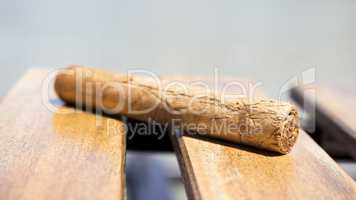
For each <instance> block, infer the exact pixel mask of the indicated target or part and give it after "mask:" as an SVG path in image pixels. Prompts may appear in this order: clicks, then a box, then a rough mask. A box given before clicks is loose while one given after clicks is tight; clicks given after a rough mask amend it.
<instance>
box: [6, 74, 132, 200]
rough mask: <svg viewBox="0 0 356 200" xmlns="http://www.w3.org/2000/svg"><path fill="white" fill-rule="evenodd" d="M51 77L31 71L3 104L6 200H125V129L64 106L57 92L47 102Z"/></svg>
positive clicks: (107, 120) (98, 117)
mask: <svg viewBox="0 0 356 200" xmlns="http://www.w3.org/2000/svg"><path fill="white" fill-rule="evenodd" d="M47 75H48V74H47V72H46V71H43V70H31V71H29V72H28V73H27V74H26V75H25V77H24V78H23V79H22V80H21V81H19V82H18V83H17V85H16V86H15V87H14V88H13V89H12V90H11V91H10V93H9V94H8V96H7V97H6V98H4V99H3V100H2V102H1V105H0V112H1V113H2V114H1V115H0V198H1V199H106V200H107V199H123V198H124V196H125V195H124V194H125V191H124V190H125V176H124V168H125V166H124V164H125V144H126V143H125V131H124V124H123V123H122V122H121V121H119V120H116V119H111V118H107V117H102V116H98V115H94V114H91V113H86V112H82V111H78V110H74V109H72V108H69V107H65V106H62V105H61V104H62V103H61V101H60V100H59V99H56V97H55V96H54V95H53V93H52V92H53V91H52V86H50V93H51V94H50V100H46V98H42V96H43V95H44V94H45V93H43V92H41V88H42V86H43V85H42V83H44V82H43V80H44V78H45V77H46V76H47ZM41 99H45V101H42V100H41ZM48 103H51V104H50V105H52V106H53V105H54V104H56V106H57V108H56V109H54V110H52V111H51V110H50V109H49V107H48V105H49V104H48Z"/></svg>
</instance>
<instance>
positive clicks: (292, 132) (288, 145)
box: [277, 106, 299, 154]
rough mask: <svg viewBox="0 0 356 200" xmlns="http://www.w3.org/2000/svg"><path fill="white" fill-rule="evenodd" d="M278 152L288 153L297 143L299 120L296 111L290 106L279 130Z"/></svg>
mask: <svg viewBox="0 0 356 200" xmlns="http://www.w3.org/2000/svg"><path fill="white" fill-rule="evenodd" d="M277 135H279V152H281V153H283V154H287V153H289V152H290V151H291V150H292V148H293V146H294V144H295V143H296V141H297V138H298V135H299V118H298V111H297V109H296V108H295V107H294V106H292V108H291V110H290V112H289V113H288V115H287V116H286V119H285V121H284V123H283V126H282V128H281V129H280V130H279V133H277Z"/></svg>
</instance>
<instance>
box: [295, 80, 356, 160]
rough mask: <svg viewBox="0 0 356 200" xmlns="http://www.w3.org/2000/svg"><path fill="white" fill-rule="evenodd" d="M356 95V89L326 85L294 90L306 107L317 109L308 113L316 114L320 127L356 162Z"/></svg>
mask: <svg viewBox="0 0 356 200" xmlns="http://www.w3.org/2000/svg"><path fill="white" fill-rule="evenodd" d="M311 89H312V90H311ZM310 91H314V92H310ZM355 96H356V87H353V88H352V87H350V88H349V89H347V88H345V87H336V86H328V85H323V86H319V87H313V88H305V89H304V88H295V89H294V90H292V97H293V99H294V100H295V101H296V102H297V103H298V104H300V105H301V107H302V108H308V107H309V108H310V107H315V110H308V109H306V112H315V114H316V123H317V124H318V126H319V127H321V128H322V129H323V130H327V134H330V135H331V136H332V137H333V138H335V140H336V141H339V142H340V143H341V144H342V145H340V147H339V148H342V149H343V150H344V151H345V152H347V153H348V154H349V155H350V156H352V157H353V158H354V159H356V97H355ZM313 105H315V106H313Z"/></svg>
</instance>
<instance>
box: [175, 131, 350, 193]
mask: <svg viewBox="0 0 356 200" xmlns="http://www.w3.org/2000/svg"><path fill="white" fill-rule="evenodd" d="M172 140H173V143H174V148H175V150H176V152H177V156H178V161H179V163H180V166H181V170H182V173H183V177H184V183H185V186H186V190H187V192H188V196H189V197H190V199H355V198H356V190H355V187H354V182H353V180H352V179H351V178H350V177H349V176H348V175H347V174H346V173H345V172H344V171H343V170H342V169H341V168H340V167H339V166H338V165H337V164H336V163H335V162H334V161H333V160H332V159H331V158H330V157H329V156H328V155H327V154H326V153H325V152H324V151H323V150H322V149H321V148H320V147H319V146H318V145H317V144H316V143H315V142H314V141H313V140H312V139H311V138H310V137H309V136H308V135H307V134H305V133H304V132H301V133H300V137H299V138H298V141H297V143H296V146H295V147H294V149H293V150H292V151H291V152H290V153H289V154H287V155H276V154H273V153H268V152H266V151H260V150H256V149H253V148H250V147H245V146H237V147H236V145H234V146H232V145H231V144H228V143H223V142H217V141H212V140H202V139H201V138H193V137H190V136H179V135H178V136H177V135H176V136H173V137H172Z"/></svg>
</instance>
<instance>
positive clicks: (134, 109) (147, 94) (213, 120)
mask: <svg viewBox="0 0 356 200" xmlns="http://www.w3.org/2000/svg"><path fill="white" fill-rule="evenodd" d="M55 90H56V92H57V94H58V96H59V97H60V98H61V99H63V100H64V101H65V102H68V103H76V104H77V105H79V104H80V105H85V106H87V107H96V108H99V109H100V110H103V111H105V112H108V113H110V114H122V115H126V116H128V117H131V118H134V119H138V120H143V121H148V120H154V121H156V122H159V123H164V124H167V123H168V124H171V125H172V124H175V125H178V126H180V128H182V129H184V130H186V131H187V132H190V133H197V134H199V135H205V136H210V137H214V138H219V139H223V140H227V141H232V142H237V143H242V144H246V145H250V146H254V147H257V148H261V149H267V150H271V151H275V152H280V153H282V154H286V153H288V152H289V151H290V150H291V149H292V147H293V145H294V143H295V142H296V139H297V136H298V133H299V123H298V113H297V110H296V108H295V107H294V106H292V105H291V104H288V103H285V102H279V101H274V100H270V99H266V98H259V99H255V100H249V99H248V98H236V99H233V100H231V99H230V100H228V101H224V100H222V98H221V97H219V96H218V95H217V94H216V93H214V94H212V93H208V94H206V93H204V95H202V92H201V91H200V89H197V88H189V89H184V88H182V85H181V84H179V85H177V84H171V85H166V87H164V88H163V87H161V85H160V83H157V81H152V80H149V79H147V78H145V77H142V76H133V75H125V74H117V73H116V74H115V73H111V72H107V71H101V70H97V69H94V68H88V67H82V66H77V65H71V66H68V67H67V68H66V69H65V70H63V71H61V72H60V73H58V74H57V76H56V80H55Z"/></svg>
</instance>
